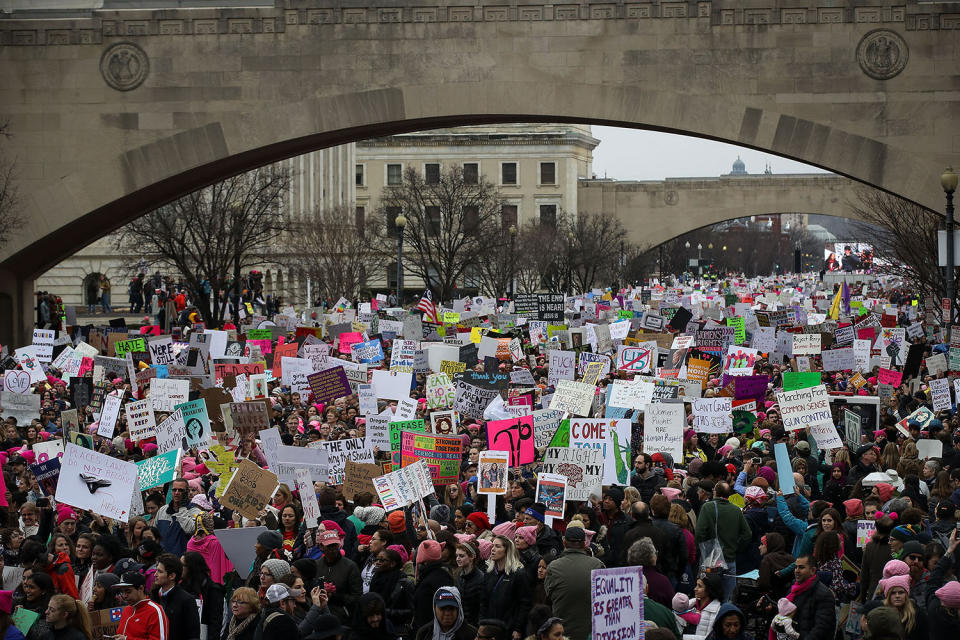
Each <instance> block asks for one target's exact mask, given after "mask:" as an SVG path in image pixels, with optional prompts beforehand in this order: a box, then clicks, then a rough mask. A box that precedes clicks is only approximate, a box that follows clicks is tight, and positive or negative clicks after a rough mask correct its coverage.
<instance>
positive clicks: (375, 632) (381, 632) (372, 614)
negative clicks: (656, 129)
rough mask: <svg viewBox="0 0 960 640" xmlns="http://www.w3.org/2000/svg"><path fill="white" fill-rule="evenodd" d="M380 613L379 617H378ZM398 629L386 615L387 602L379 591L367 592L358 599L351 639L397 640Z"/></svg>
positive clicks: (354, 611) (351, 627)
mask: <svg viewBox="0 0 960 640" xmlns="http://www.w3.org/2000/svg"><path fill="white" fill-rule="evenodd" d="M378 615H379V619H378ZM396 638H397V631H396V629H394V628H393V623H392V622H390V620H389V618H387V615H386V602H384V600H383V597H382V596H381V595H380V594H379V593H365V594H363V595H362V596H360V599H359V600H357V604H356V605H355V606H354V609H353V622H352V623H351V624H350V640H395V639H396Z"/></svg>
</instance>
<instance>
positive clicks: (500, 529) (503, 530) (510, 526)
mask: <svg viewBox="0 0 960 640" xmlns="http://www.w3.org/2000/svg"><path fill="white" fill-rule="evenodd" d="M516 532H517V525H516V524H515V523H513V522H503V523H501V524H498V525H497V526H495V527H494V528H493V533H494V535H498V536H504V537H505V538H510V539H511V540H513V536H514V534H515V533H516Z"/></svg>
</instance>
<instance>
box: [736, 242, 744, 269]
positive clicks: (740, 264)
mask: <svg viewBox="0 0 960 640" xmlns="http://www.w3.org/2000/svg"><path fill="white" fill-rule="evenodd" d="M737 270H738V271H740V272H741V273H742V272H743V247H737Z"/></svg>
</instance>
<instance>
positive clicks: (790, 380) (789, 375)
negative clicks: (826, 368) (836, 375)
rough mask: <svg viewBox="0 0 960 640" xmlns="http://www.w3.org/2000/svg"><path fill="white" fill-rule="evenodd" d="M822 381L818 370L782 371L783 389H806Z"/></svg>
mask: <svg viewBox="0 0 960 640" xmlns="http://www.w3.org/2000/svg"><path fill="white" fill-rule="evenodd" d="M821 383H822V379H821V378H820V372H819V371H800V372H797V371H784V373H783V390H784V391H795V390H797V389H808V388H810V387H815V386H817V385H818V384H821Z"/></svg>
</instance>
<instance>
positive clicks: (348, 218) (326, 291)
mask: <svg viewBox="0 0 960 640" xmlns="http://www.w3.org/2000/svg"><path fill="white" fill-rule="evenodd" d="M358 215H359V214H357V211H356V207H354V206H346V205H344V206H339V207H334V208H332V209H322V210H319V211H317V212H316V213H315V214H314V215H313V216H311V217H310V218H309V219H308V220H306V221H298V222H296V223H293V224H292V225H291V229H290V235H291V242H290V243H289V247H290V248H291V251H290V252H289V253H286V254H285V255H283V256H282V257H280V258H279V261H280V262H281V263H283V264H285V266H286V268H287V269H289V270H292V271H296V272H299V273H300V274H302V275H303V276H304V277H309V278H310V279H311V281H312V282H313V283H314V286H313V287H312V289H313V296H314V299H316V297H317V296H320V297H322V298H325V299H326V298H330V299H333V300H336V299H338V298H339V297H340V296H346V297H347V298H348V299H350V300H352V299H354V298H356V297H358V296H359V295H360V292H361V291H362V290H363V289H365V288H366V287H367V281H368V279H369V278H370V276H371V275H372V274H380V273H383V270H384V269H385V268H386V266H387V261H388V259H389V257H391V256H392V254H391V253H390V252H389V251H385V250H384V248H385V246H387V247H389V243H385V242H384V240H385V238H384V234H383V232H382V229H381V226H382V225H378V224H375V223H374V224H371V223H369V222H368V221H367V220H363V219H360V218H358V217H357V216H358ZM312 302H313V301H311V304H312Z"/></svg>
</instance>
